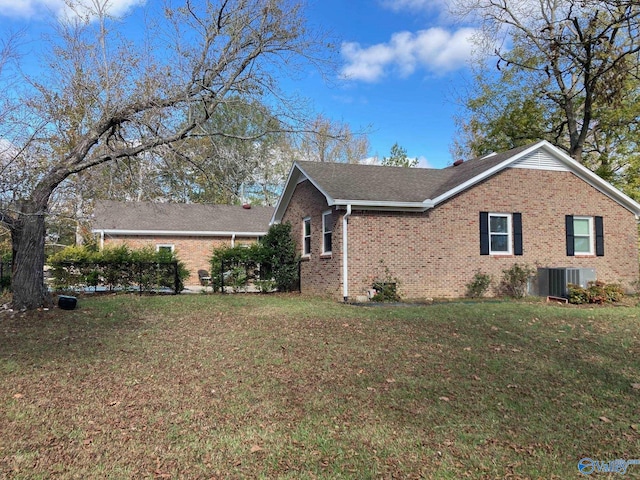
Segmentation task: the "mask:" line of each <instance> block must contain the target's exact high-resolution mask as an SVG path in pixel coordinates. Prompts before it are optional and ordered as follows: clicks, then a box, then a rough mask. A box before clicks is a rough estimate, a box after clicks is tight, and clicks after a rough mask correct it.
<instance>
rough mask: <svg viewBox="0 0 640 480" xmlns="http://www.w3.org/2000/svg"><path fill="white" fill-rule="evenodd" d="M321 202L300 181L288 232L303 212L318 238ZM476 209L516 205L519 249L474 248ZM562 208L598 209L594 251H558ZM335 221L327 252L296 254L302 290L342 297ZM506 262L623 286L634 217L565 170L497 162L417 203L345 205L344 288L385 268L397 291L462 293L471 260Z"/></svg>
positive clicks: (365, 282)
mask: <svg viewBox="0 0 640 480" xmlns="http://www.w3.org/2000/svg"><path fill="white" fill-rule="evenodd" d="M326 208H327V207H326V203H325V202H324V197H323V196H322V195H321V194H320V193H319V192H317V191H316V190H315V188H314V187H312V186H311V185H310V184H309V183H308V182H304V183H301V184H300V185H298V188H297V189H296V192H295V194H294V196H293V198H292V201H291V204H290V206H289V209H288V210H287V212H286V215H285V219H289V220H290V221H291V223H292V224H293V231H294V233H295V232H301V228H302V227H301V221H302V218H303V217H305V216H307V215H310V216H311V217H312V245H315V248H320V247H319V242H320V241H321V227H322V218H321V216H320V215H321V212H322V210H323V209H326ZM480 211H488V212H494V213H513V212H520V213H522V228H523V247H524V254H523V255H522V256H507V257H505V256H484V255H480V242H479V225H478V224H479V219H478V218H479V212H480ZM340 213H342V212H340ZM565 215H584V216H596V215H600V216H603V217H604V234H605V255H604V257H596V256H589V257H568V256H567V255H566V246H565V225H564V222H565ZM334 217H336V218H337V217H339V215H335V216H334ZM337 223H338V225H337V226H336V228H335V230H334V242H333V243H334V248H333V258H332V259H331V260H330V261H329V262H326V261H325V262H323V260H322V259H320V258H319V257H318V254H317V250H315V251H312V255H311V258H310V260H309V261H308V262H306V263H305V264H303V271H302V277H303V282H302V288H303V292H305V291H309V292H313V293H325V294H330V295H332V296H334V297H336V298H341V297H342V291H341V284H340V270H339V268H340V264H341V244H338V237H339V233H340V232H339V231H340V230H341V220H340V218H337ZM312 248H313V247H312ZM514 263H521V264H522V263H526V264H528V265H530V266H532V267H589V268H591V267H593V268H595V269H596V274H597V277H598V279H600V280H603V281H605V282H615V283H621V284H622V285H623V286H624V287H625V288H630V287H631V283H632V282H634V281H636V280H638V277H639V273H638V230H637V223H636V220H635V217H634V215H633V214H632V213H631V212H629V211H628V210H626V209H625V208H623V207H622V206H620V205H618V204H617V203H615V202H614V201H613V200H611V199H609V198H608V197H607V196H605V195H604V194H602V193H600V192H599V191H598V190H596V189H594V188H593V187H591V186H589V185H588V184H587V183H585V182H584V181H582V180H580V179H579V178H578V177H576V176H575V175H573V174H572V173H569V172H552V171H543V170H527V169H507V170H505V171H503V172H501V173H499V174H497V175H495V176H493V177H492V178H490V179H488V180H486V181H484V182H482V183H481V184H478V185H476V186H475V187H473V188H471V189H469V190H467V191H465V192H463V193H461V194H459V195H457V196H456V197H454V198H451V199H450V200H448V201H446V202H444V203H443V204H440V205H438V206H437V207H436V208H434V209H431V210H428V211H426V212H424V213H402V212H386V213H385V212H374V211H354V212H353V214H352V216H351V218H350V220H349V294H350V297H351V298H353V297H355V296H356V295H362V294H364V293H365V292H366V290H367V289H368V288H371V284H372V283H373V281H374V280H375V279H377V278H380V277H384V276H385V272H386V270H387V269H388V272H389V274H390V275H391V276H392V277H395V278H397V279H398V281H399V289H400V294H401V295H402V297H403V298H406V299H417V298H428V297H458V296H463V295H464V294H465V291H466V287H465V285H466V284H467V283H469V282H470V281H471V279H472V278H473V276H474V273H475V272H476V271H477V270H480V271H482V272H483V273H488V274H491V275H492V276H493V277H494V279H495V280H496V281H498V280H499V279H500V277H501V276H502V271H503V270H504V269H507V268H509V267H511V266H512V265H513V264H514ZM336 278H337V280H336Z"/></svg>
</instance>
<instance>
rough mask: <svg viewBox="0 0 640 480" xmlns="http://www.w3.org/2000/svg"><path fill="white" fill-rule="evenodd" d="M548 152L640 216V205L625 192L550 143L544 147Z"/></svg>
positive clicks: (581, 177)
mask: <svg viewBox="0 0 640 480" xmlns="http://www.w3.org/2000/svg"><path fill="white" fill-rule="evenodd" d="M542 146H543V147H544V148H546V149H547V150H549V151H551V152H552V153H555V154H556V156H557V158H558V160H560V161H561V162H563V163H564V164H566V165H567V166H568V167H569V168H570V169H571V171H572V172H573V173H575V174H576V175H577V176H578V177H579V178H580V179H582V180H584V181H585V182H587V183H588V184H589V185H591V186H592V187H593V188H595V189H596V190H598V191H599V192H601V193H602V194H604V195H606V196H607V197H609V198H610V199H611V200H613V201H614V202H616V203H618V204H620V205H622V206H623V207H625V208H626V209H627V210H630V211H631V212H633V213H634V214H635V215H636V216H638V215H640V203H638V202H636V201H635V200H634V199H633V198H631V197H629V196H628V195H627V194H625V193H624V192H623V191H621V190H619V189H617V188H616V187H614V186H613V185H611V184H610V183H609V182H607V181H606V180H605V179H603V178H601V177H600V176H599V175H597V174H595V173H593V172H592V171H591V170H589V169H588V168H587V167H585V166H584V165H582V164H581V163H578V162H577V161H576V160H574V159H573V158H571V157H570V156H569V155H568V154H566V153H565V152H563V151H562V150H560V149H559V148H557V147H554V146H553V145H552V144H550V143H549V142H546V141H545V142H544V145H542Z"/></svg>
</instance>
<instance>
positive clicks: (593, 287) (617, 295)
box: [569, 281, 624, 305]
mask: <svg viewBox="0 0 640 480" xmlns="http://www.w3.org/2000/svg"><path fill="white" fill-rule="evenodd" d="M623 297H624V292H623V290H622V288H621V287H620V285H616V284H614V283H611V284H608V285H607V284H606V283H604V282H601V281H595V282H589V283H588V285H587V288H583V287H581V286H579V285H574V284H569V303H573V304H577V305H580V304H584V303H598V304H603V303H615V302H619V301H620V300H622V298H623Z"/></svg>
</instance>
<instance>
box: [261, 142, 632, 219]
mask: <svg viewBox="0 0 640 480" xmlns="http://www.w3.org/2000/svg"><path fill="white" fill-rule="evenodd" d="M542 152H544V154H545V155H544V156H545V157H546V158H547V159H552V160H551V161H550V163H547V164H546V165H544V166H541V165H535V162H536V160H535V158H537V157H536V155H537V154H538V153H542ZM519 162H529V164H528V168H543V169H552V170H565V171H570V172H572V173H574V174H576V175H577V176H578V177H580V178H581V179H583V180H584V181H586V182H587V183H589V184H591V185H592V186H594V187H595V188H597V189H598V190H600V191H602V192H603V193H605V194H607V195H608V196H610V197H611V198H613V199H614V200H616V201H617V202H619V203H620V204H622V205H624V206H625V207H626V208H628V209H629V210H631V211H633V212H634V213H636V214H638V213H640V205H639V204H638V203H636V202H635V201H633V200H632V199H630V198H629V197H627V196H626V195H625V194H624V193H622V192H621V191H619V190H617V189H616V188H615V187H613V186H612V185H611V184H609V183H607V182H606V181H604V180H602V179H601V178H600V177H598V176H597V175H596V174H594V173H593V172H591V171H589V170H588V169H587V168H585V167H584V166H582V165H580V164H579V163H578V162H576V161H575V160H573V159H572V158H571V157H569V156H568V155H567V154H566V153H565V152H563V151H561V150H560V149H558V148H557V147H555V146H553V145H551V144H550V143H549V142H546V141H540V142H535V143H531V144H529V145H524V146H521V147H517V148H514V149H511V150H508V151H505V152H501V153H492V154H489V155H486V156H483V157H478V158H474V159H472V160H468V161H465V162H461V163H460V162H456V163H455V164H454V165H452V166H449V167H446V168H442V169H433V168H405V167H385V166H379V165H361V164H344V163H322V162H303V161H300V162H296V163H295V164H294V165H293V167H292V169H291V172H290V174H289V179H288V181H287V185H285V189H284V191H283V194H282V196H281V197H280V200H279V201H278V205H277V206H276V210H275V212H274V216H273V219H272V221H273V222H278V221H280V220H281V219H282V216H283V215H284V212H285V210H286V207H287V204H288V202H289V201H290V199H291V196H292V195H293V191H294V189H295V186H296V185H297V183H298V182H300V181H302V180H309V181H310V182H311V183H312V184H313V185H314V186H315V187H316V188H317V189H318V190H319V191H320V192H321V193H322V194H323V195H324V196H325V198H326V199H327V203H328V205H329V206H334V205H335V206H346V205H352V206H354V207H358V208H368V209H380V210H416V211H424V210H427V209H428V208H433V207H434V206H435V205H437V204H439V203H441V202H443V201H445V200H446V199H447V198H450V197H452V196H453V195H456V194H457V193H459V192H461V191H463V190H465V189H467V188H470V187H472V186H473V185H475V184H477V183H479V182H481V181H483V180H485V179H487V178H489V177H490V176H492V175H495V174H496V173H498V172H499V171H501V170H502V169H504V168H508V167H510V166H517V165H518V164H519Z"/></svg>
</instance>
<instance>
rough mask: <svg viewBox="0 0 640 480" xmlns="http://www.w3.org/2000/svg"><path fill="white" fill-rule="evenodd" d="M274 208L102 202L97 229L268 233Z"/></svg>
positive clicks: (96, 213) (96, 211)
mask: <svg viewBox="0 0 640 480" xmlns="http://www.w3.org/2000/svg"><path fill="white" fill-rule="evenodd" d="M272 215H273V207H261V206H252V207H251V208H250V209H245V208H242V207H241V206H237V205H203V204H195V203H192V204H184V203H151V202H116V201H111V200H105V201H98V202H96V206H95V209H94V214H93V229H94V230H131V231H175V232H229V233H234V232H236V233H239V232H244V233H256V234H259V233H264V232H266V231H267V230H269V220H270V219H271V216H272Z"/></svg>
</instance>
